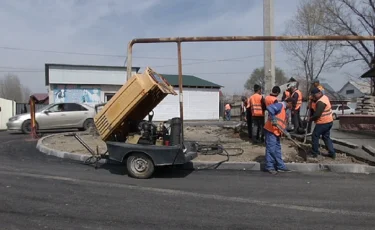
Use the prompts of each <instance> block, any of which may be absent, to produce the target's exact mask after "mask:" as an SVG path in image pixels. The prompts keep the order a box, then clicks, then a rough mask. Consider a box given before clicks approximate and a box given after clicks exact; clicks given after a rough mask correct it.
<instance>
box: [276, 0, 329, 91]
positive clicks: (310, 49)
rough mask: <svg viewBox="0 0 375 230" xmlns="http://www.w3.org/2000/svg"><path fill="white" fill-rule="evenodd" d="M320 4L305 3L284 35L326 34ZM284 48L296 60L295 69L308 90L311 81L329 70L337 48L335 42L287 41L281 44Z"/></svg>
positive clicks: (289, 23) (301, 5)
mask: <svg viewBox="0 0 375 230" xmlns="http://www.w3.org/2000/svg"><path fill="white" fill-rule="evenodd" d="M319 3H320V2H318V1H311V0H302V1H300V4H299V6H298V8H297V13H296V15H295V16H294V17H293V18H292V19H290V20H289V21H288V22H287V25H286V30H285V33H284V34H285V35H311V36H314V35H326V34H327V30H326V29H325V28H323V27H321V26H320V25H321V24H322V22H321V21H322V20H323V19H324V17H323V11H322V9H321V5H320V4H319ZM281 44H282V47H283V49H284V50H285V51H286V52H287V53H288V54H289V55H290V57H291V59H292V60H293V61H294V64H295V68H296V69H295V70H296V71H297V72H299V73H303V75H305V76H304V77H305V79H306V87H307V88H309V84H310V82H311V80H313V79H314V78H318V77H319V76H320V74H321V73H322V72H324V71H325V70H327V69H328V68H329V67H330V65H329V60H330V58H331V56H332V55H333V53H334V52H335V48H336V46H335V45H334V43H333V42H332V41H286V42H282V43H281Z"/></svg>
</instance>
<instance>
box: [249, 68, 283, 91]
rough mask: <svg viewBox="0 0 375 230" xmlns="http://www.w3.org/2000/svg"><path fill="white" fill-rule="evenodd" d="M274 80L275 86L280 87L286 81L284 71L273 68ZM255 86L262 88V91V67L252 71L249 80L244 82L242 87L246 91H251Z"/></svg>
mask: <svg viewBox="0 0 375 230" xmlns="http://www.w3.org/2000/svg"><path fill="white" fill-rule="evenodd" d="M275 78H276V79H275V81H276V85H282V84H285V83H286V82H287V81H288V79H287V78H286V77H285V73H284V71H283V70H282V69H280V68H278V67H275ZM255 84H258V85H260V86H262V89H264V84H265V76H264V67H260V68H256V69H254V70H253V72H252V73H251V75H250V77H249V79H247V80H246V82H245V85H244V87H245V89H247V90H253V89H254V85H255Z"/></svg>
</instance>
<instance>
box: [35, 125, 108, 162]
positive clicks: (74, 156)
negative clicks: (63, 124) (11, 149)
mask: <svg viewBox="0 0 375 230" xmlns="http://www.w3.org/2000/svg"><path fill="white" fill-rule="evenodd" d="M69 133H71V132H68V133H57V134H51V135H48V136H45V137H42V138H40V139H39V140H38V143H37V144H36V148H37V149H38V150H39V151H40V152H42V153H44V154H46V155H49V156H55V157H59V158H64V159H70V160H75V161H81V162H84V161H86V160H87V159H88V158H89V157H90V155H83V154H79V153H69V152H64V151H60V150H56V149H52V148H50V147H48V146H46V145H45V144H43V141H44V140H45V139H47V138H51V137H54V136H57V135H65V134H69ZM99 163H102V164H104V163H107V159H101V160H100V161H99Z"/></svg>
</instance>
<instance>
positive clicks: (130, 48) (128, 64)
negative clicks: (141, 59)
mask: <svg viewBox="0 0 375 230" xmlns="http://www.w3.org/2000/svg"><path fill="white" fill-rule="evenodd" d="M133 44H134V43H132V41H130V42H129V44H128V56H127V62H126V81H128V80H129V79H130V78H131V76H132V54H133Z"/></svg>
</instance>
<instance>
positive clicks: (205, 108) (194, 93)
mask: <svg viewBox="0 0 375 230" xmlns="http://www.w3.org/2000/svg"><path fill="white" fill-rule="evenodd" d="M175 91H176V92H177V93H178V89H177V88H175ZM183 93H184V120H218V119H219V90H218V89H184V91H183ZM179 108H180V107H179V96H178V95H177V96H173V95H168V96H167V97H166V98H165V99H164V100H163V101H162V102H161V103H160V104H159V105H158V106H157V107H156V108H155V109H154V113H155V114H154V121H165V120H168V119H171V118H173V117H179V116H180V109H179Z"/></svg>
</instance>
